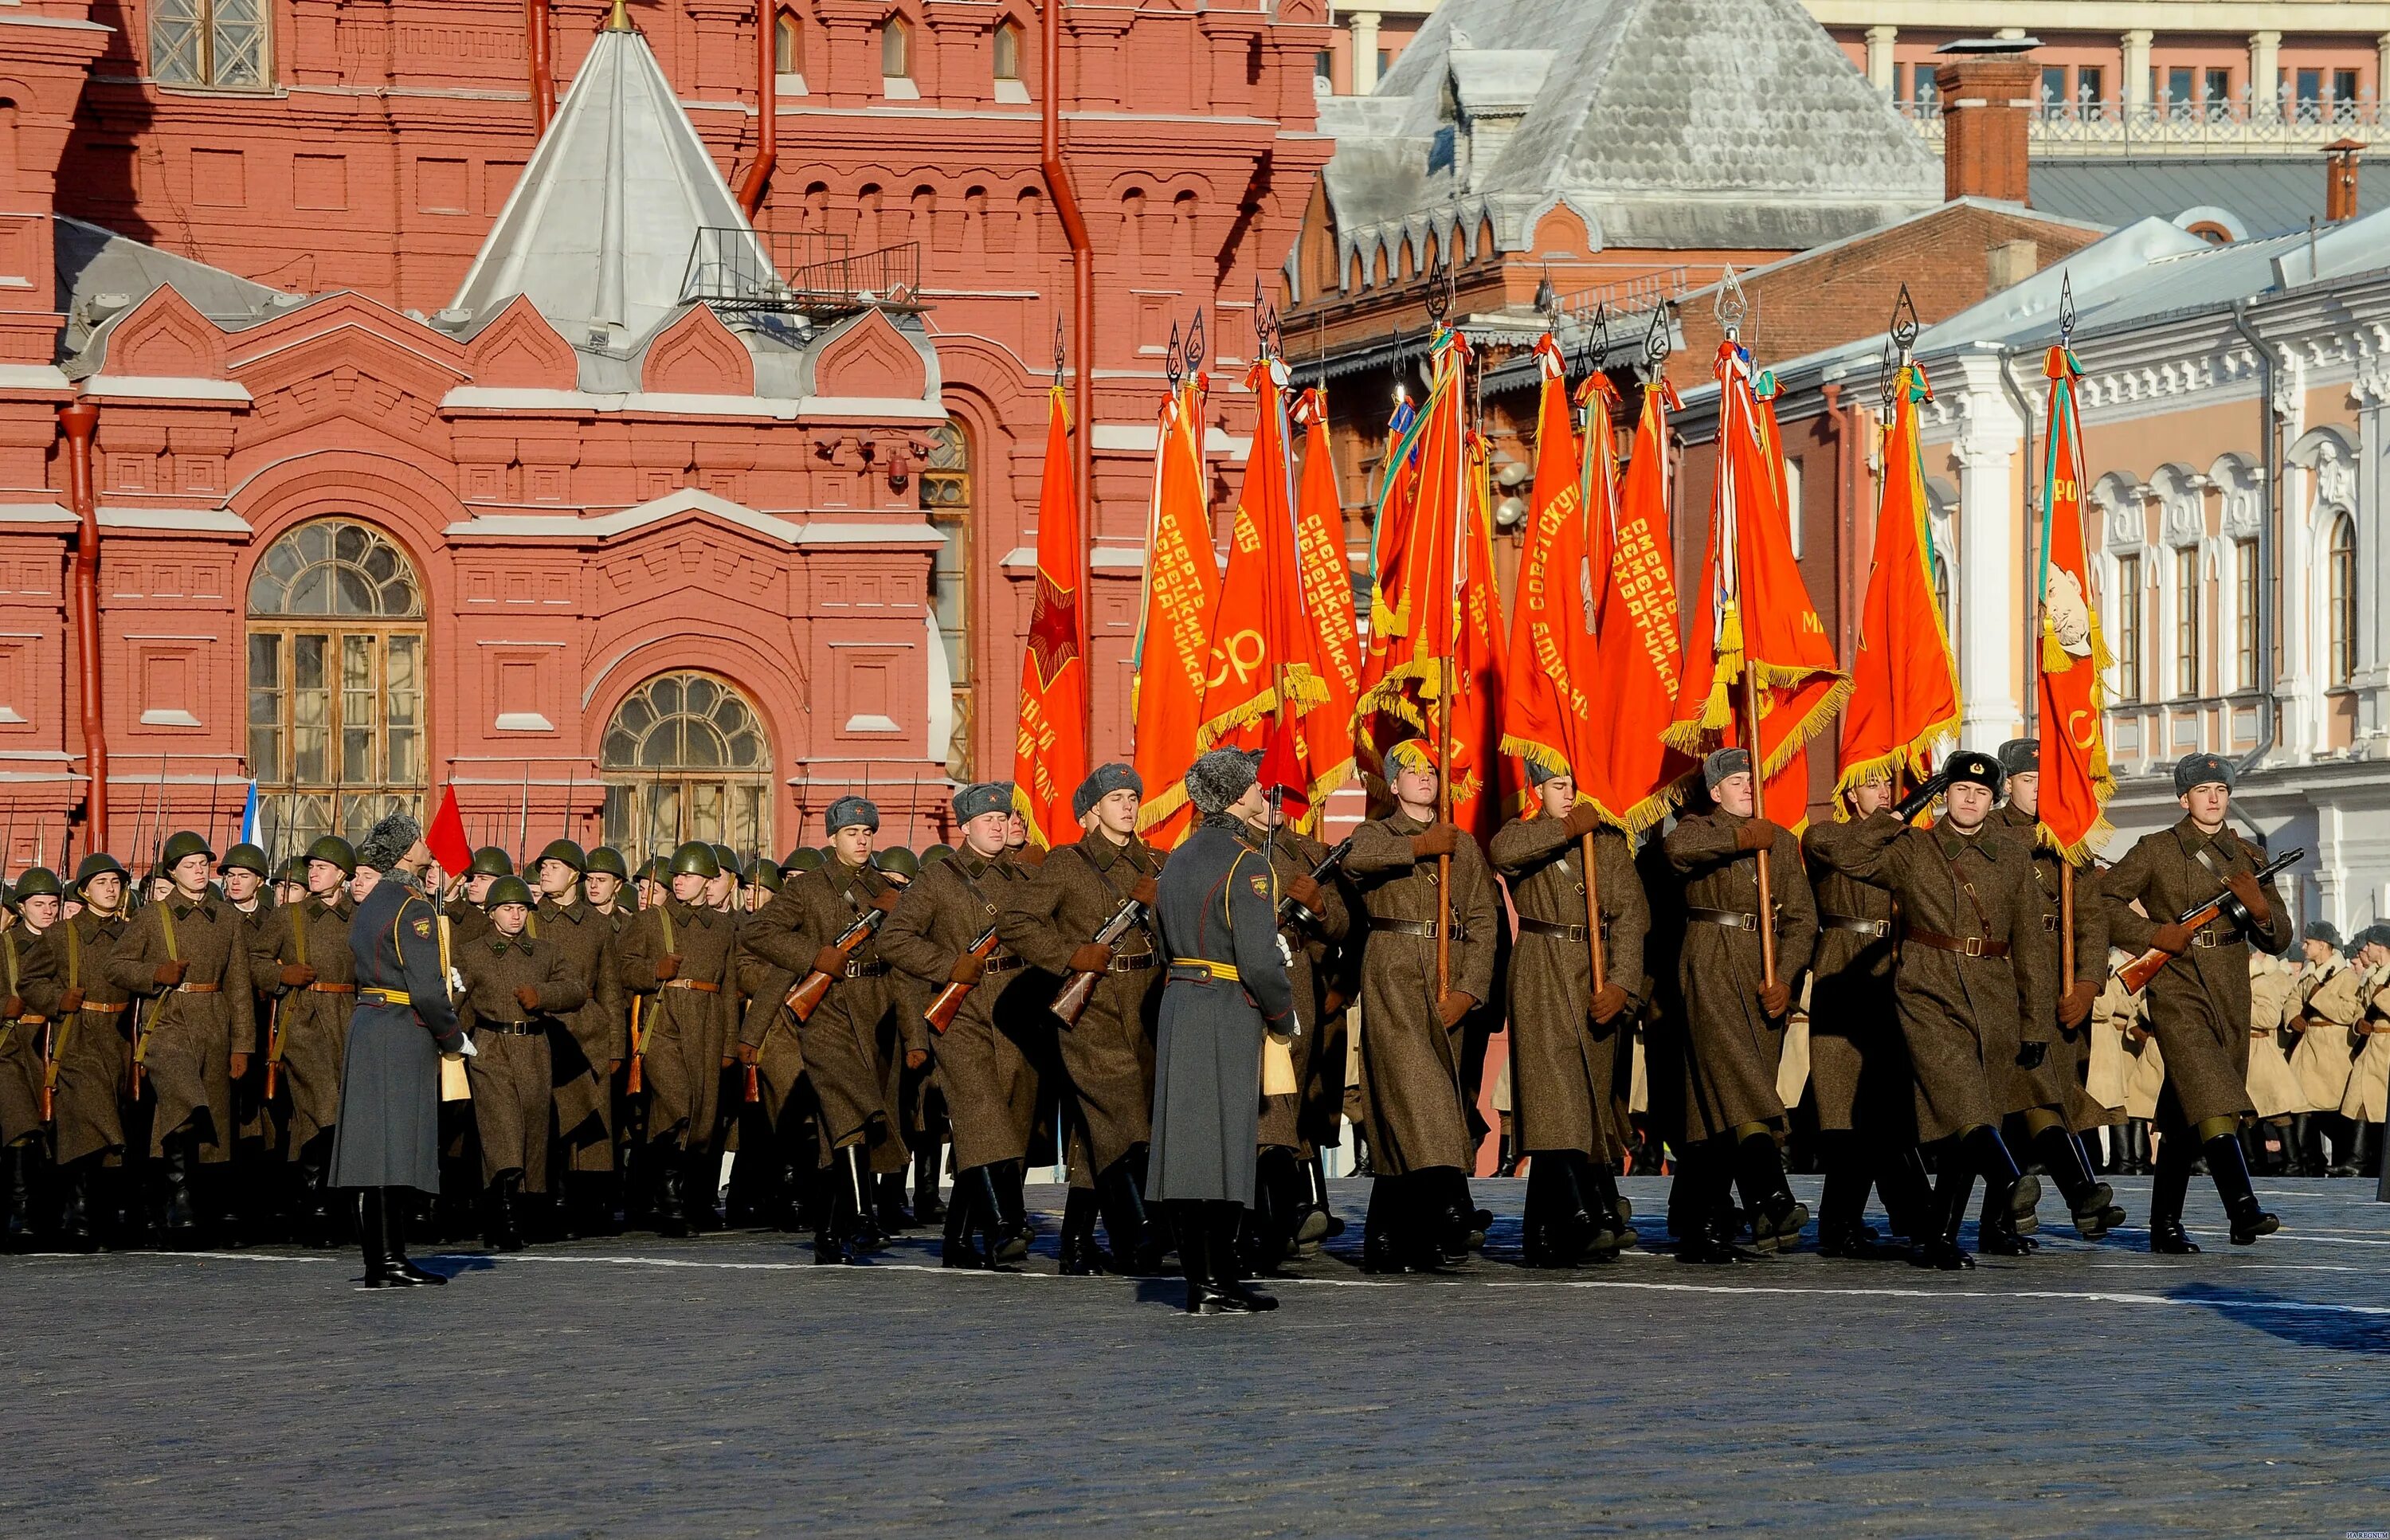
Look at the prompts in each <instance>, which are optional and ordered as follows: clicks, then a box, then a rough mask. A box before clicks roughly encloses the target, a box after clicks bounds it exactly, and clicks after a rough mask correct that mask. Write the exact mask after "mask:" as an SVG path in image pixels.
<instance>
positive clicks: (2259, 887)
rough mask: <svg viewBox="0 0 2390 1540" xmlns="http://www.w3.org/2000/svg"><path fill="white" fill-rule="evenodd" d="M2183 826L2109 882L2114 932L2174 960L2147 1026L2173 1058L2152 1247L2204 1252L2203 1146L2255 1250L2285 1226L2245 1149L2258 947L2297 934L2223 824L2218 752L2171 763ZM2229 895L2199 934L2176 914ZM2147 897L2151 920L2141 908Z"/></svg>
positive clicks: (2243, 1241) (2122, 866) (2244, 846)
mask: <svg viewBox="0 0 2390 1540" xmlns="http://www.w3.org/2000/svg"><path fill="white" fill-rule="evenodd" d="M2174 785H2175V793H2176V796H2177V798H2178V800H2179V801H2180V802H2181V803H2182V808H2183V818H2182V821H2181V822H2179V823H2178V824H2176V825H2175V826H2174V827H2173V828H2169V829H2162V830H2160V831H2159V832H2157V833H2155V834H2147V835H2143V836H2142V837H2141V839H2140V841H2139V843H2137V844H2135V845H2134V846H2133V848H2132V851H2131V852H2130V853H2128V854H2127V856H2126V857H2125V858H2124V860H2122V861H2120V862H2118V863H2117V864H2116V865H2115V866H2114V868H2112V869H2111V870H2110V871H2109V873H2108V876H2107V880H2106V882H2105V884H2104V885H2103V886H2104V889H2105V892H2106V893H2107V897H2108V924H2109V930H2110V933H2111V934H2112V935H2113V936H2114V938H2115V939H2116V941H2117V942H2118V943H2120V944H2122V945H2123V946H2125V947H2126V948H2127V949H2128V950H2131V951H2135V952H2139V951H2145V950H2148V949H2150V948H2152V947H2154V948H2156V949H2158V950H2160V951H2163V952H2165V953H2167V954H2168V955H2169V958H2170V960H2169V961H2168V962H2167V963H2166V965H2165V968H2163V969H2160V970H2159V972H2158V975H2157V977H2155V978H2154V979H2152V980H2151V981H2150V986H2149V990H2148V994H2149V996H2150V1028H2151V1031H2152V1033H2154V1034H2155V1035H2156V1037H2157V1040H2158V1043H2159V1046H2161V1047H2163V1048H2164V1049H2165V1069H2166V1078H2165V1090H2164V1091H2162V1092H2161V1093H2160V1095H2159V1097H2158V1106H2157V1123H2158V1130H2159V1132H2160V1134H2161V1135H2162V1136H2164V1137H2163V1142H2162V1143H2161V1144H2160V1145H2159V1147H2158V1160H2157V1175H2156V1177H2155V1179H2154V1181H2153V1182H2152V1185H2151V1188H2150V1250H2151V1251H2164V1252H2174V1253H2181V1252H2188V1251H2197V1250H2199V1248H2198V1247H2197V1246H2196V1245H2194V1244H2192V1242H2191V1238H2190V1237H2189V1236H2187V1235H2185V1234H2184V1233H2183V1227H2182V1203H2183V1198H2184V1195H2185V1194H2186V1193H2187V1192H2188V1190H2189V1188H2190V1185H2191V1161H2193V1160H2194V1159H2196V1158H2197V1157H2198V1155H2199V1153H2200V1152H2201V1151H2202V1150H2204V1151H2205V1152H2206V1155H2207V1171H2208V1175H2209V1176H2210V1177H2211V1178H2213V1179H2214V1181H2215V1183H2216V1190H2217V1195H2218V1196H2219V1197H2221V1198H2222V1199H2223V1200H2224V1209H2225V1213H2226V1214H2227V1216H2228V1217H2229V1219H2230V1221H2231V1226H2232V1243H2233V1244H2234V1245H2236V1246H2248V1245H2253V1244H2255V1242H2256V1240H2257V1238H2258V1237H2260V1236H2267V1235H2271V1234H2273V1233H2274V1232H2275V1231H2276V1230H2278V1229H2280V1228H2281V1221H2280V1220H2278V1219H2277V1218H2275V1217H2274V1215H2272V1214H2270V1213H2266V1212H2265V1211H2264V1210H2263V1209H2262V1208H2261V1207H2260V1206H2259V1205H2258V1202H2257V1195H2256V1192H2255V1188H2254V1187H2253V1185H2252V1183H2251V1181H2250V1178H2249V1162H2248V1160H2247V1158H2246V1156H2245V1155H2244V1154H2243V1153H2242V1149H2241V1139H2240V1128H2241V1121H2242V1119H2243V1118H2245V1117H2248V1116H2250V1115H2251V1114H2252V1112H2253V1111H2254V1109H2253V1108H2252V1107H2251V1106H2250V1104H2249V1091H2248V1069H2249V947H2250V944H2251V943H2252V942H2255V943H2256V944H2257V945H2259V946H2261V947H2263V948H2265V949H2266V950H2268V951H2272V952H2279V951H2281V949H2282V947H2283V946H2284V945H2286V944H2287V943H2289V941H2290V937H2291V921H2290V910H2289V908H2288V906H2287V905H2284V904H2283V903H2282V899H2281V893H2280V892H2276V891H2275V890H2274V887H2273V884H2272V883H2271V882H2270V881H2268V882H2265V883H2260V882H2259V881H2257V879H2256V877H2255V873H2256V869H2257V866H2258V865H2259V864H2260V862H2261V861H2262V859H2263V856H2262V854H2261V853H2259V852H2257V851H2255V850H2253V849H2252V848H2251V847H2250V846H2249V844H2248V842H2247V841H2243V840H2242V838H2241V837H2240V836H2238V835H2237V834H2235V833H2233V832H2232V830H2231V829H2230V828H2229V827H2228V826H2227V825H2226V823H2225V815H2226V812H2227V810H2228V809H2229V806H2230V803H2231V799H2232V767H2231V765H2229V764H2227V763H2226V762H2225V761H2224V760H2223V759H2221V758H2219V757H2217V755H2215V754H2187V755H2185V756H2184V757H2183V758H2182V759H2181V760H2180V761H2179V762H2178V763H2177V764H2176V765H2175V767H2174ZM2224 893H2229V894H2230V896H2231V898H2232V900H2233V902H2234V904H2235V905H2238V907H2239V914H2238V915H2237V916H2234V915H2231V914H2229V912H2228V913H2227V914H2219V915H2218V916H2217V918H2216V919H2215V920H2214V921H2213V922H2211V923H2209V924H2207V925H2204V926H2202V927H2200V928H2199V929H2198V930H2196V931H2193V930H2186V929H2185V928H2184V927H2183V926H2182V925H2180V924H2179V923H2178V922H2177V921H2176V920H2175V918H2173V917H2175V916H2177V915H2180V914H2183V913H2186V912H2187V911H2189V910H2190V909H2191V907H2192V906H2193V905H2199V904H2202V903H2204V902H2206V901H2207V900H2210V899H2213V898H2216V897H2217V896H2218V895H2220V894H2224ZM2136 901H2138V902H2139V904H2140V905H2141V908H2142V909H2143V910H2146V911H2147V913H2146V914H2143V913H2139V912H2136V911H2135V910H2134V908H2133V906H2132V905H2134V903H2135V902H2136Z"/></svg>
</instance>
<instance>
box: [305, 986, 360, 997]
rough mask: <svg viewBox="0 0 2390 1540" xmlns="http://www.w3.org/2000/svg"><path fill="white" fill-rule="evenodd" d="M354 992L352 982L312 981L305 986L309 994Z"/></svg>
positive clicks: (355, 987)
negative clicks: (329, 982)
mask: <svg viewBox="0 0 2390 1540" xmlns="http://www.w3.org/2000/svg"><path fill="white" fill-rule="evenodd" d="M356 992H357V986H356V985H354V984H326V983H313V984H309V985H308V986H307V993H309V994H310V995H354V994H355V993H356Z"/></svg>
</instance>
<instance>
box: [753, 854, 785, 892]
mask: <svg viewBox="0 0 2390 1540" xmlns="http://www.w3.org/2000/svg"><path fill="white" fill-rule="evenodd" d="M747 880H748V881H749V882H751V883H752V884H754V885H755V886H756V887H758V888H761V889H763V890H764V891H765V892H767V893H777V892H779V891H780V868H779V867H778V866H775V865H773V864H772V862H771V861H770V860H769V859H767V858H766V857H764V856H761V855H759V856H757V857H755V865H754V866H753V867H752V869H751V870H750V871H749V872H748V873H747Z"/></svg>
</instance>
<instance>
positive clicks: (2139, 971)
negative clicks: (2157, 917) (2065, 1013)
mask: <svg viewBox="0 0 2390 1540" xmlns="http://www.w3.org/2000/svg"><path fill="white" fill-rule="evenodd" d="M2306 854H2307V853H2306V851H2305V850H2294V851H2293V852H2291V853H2289V854H2287V855H2281V856H2277V857H2275V858H2274V859H2273V860H2271V861H2268V862H2267V863H2266V864H2265V865H2264V866H2260V867H2258V868H2257V871H2256V875H2255V880H2256V881H2259V882H2263V881H2265V880H2266V879H2268V878H2270V877H2272V876H2274V875H2276V874H2277V873H2279V872H2281V871H2284V870H2286V869H2288V868H2289V867H2291V866H2295V865H2297V864H2298V863H2299V862H2301V861H2304V860H2306ZM2227 905H2229V906H2230V908H2231V909H2232V910H2233V911H2234V918H2235V919H2236V920H2245V918H2246V911H2244V910H2242V908H2241V901H2240V900H2239V899H2237V898H2234V897H2233V896H2232V890H2231V889H2229V888H2227V889H2225V890H2224V891H2223V892H2220V893H2217V895H2216V896H2215V897H2214V898H2211V899H2209V900H2208V901H2207V902H2206V903H2204V904H2194V905H2191V907H2190V908H2189V909H2186V910H2184V911H2183V912H2182V914H2181V915H2180V916H2178V917H2177V918H2176V920H2175V923H2176V924H2177V925H2179V926H2181V927H2182V928H2183V929H2184V930H2199V929H2200V928H2201V927H2202V926H2204V925H2205V924H2206V923H2207V922H2208V921H2209V920H2212V919H2214V918H2216V917H2217V915H2220V914H2222V913H2224V912H2225V910H2226V907H2227ZM2175 956H2177V954H2175V953H2172V952H2168V951H2166V950H2165V949H2164V948H2163V947H2156V946H2152V947H2151V948H2150V949H2149V950H2148V951H2146V952H2144V953H2142V954H2141V955H2140V956H2138V957H2135V958H2134V959H2133V960H2132V961H2131V962H2128V963H2127V964H2126V965H2125V966H2124V967H2122V968H2120V969H2116V977H2118V978H2119V979H2122V980H2124V981H2125V988H2126V989H2127V990H2128V991H2130V992H2131V993H2133V994H2135V995H2139V993H2140V992H2141V991H2142V990H2144V989H2147V988H2148V987H2149V985H2150V981H2151V980H2152V979H2154V978H2156V977H2157V976H2158V970H2159V969H2162V968H2164V967H2165V965H2166V964H2167V963H2169V962H2172V961H2173V960H2174V959H2175Z"/></svg>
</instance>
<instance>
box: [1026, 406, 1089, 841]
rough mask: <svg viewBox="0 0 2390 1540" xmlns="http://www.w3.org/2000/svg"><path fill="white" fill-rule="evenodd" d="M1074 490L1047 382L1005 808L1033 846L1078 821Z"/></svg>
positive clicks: (1082, 700)
mask: <svg viewBox="0 0 2390 1540" xmlns="http://www.w3.org/2000/svg"><path fill="white" fill-rule="evenodd" d="M1079 541H1080V534H1079V495H1078V487H1077V485H1076V478H1075V477H1074V476H1073V473H1072V469H1071V417H1070V413H1069V411H1068V410H1066V409H1065V408H1064V406H1063V404H1062V387H1060V385H1057V386H1055V387H1054V390H1053V395H1052V399H1051V401H1050V402H1049V403H1048V404H1047V421H1046V473H1045V480H1044V481H1043V482H1042V483H1041V484H1040V486H1039V488H1038V492H1037V594H1036V597H1035V598H1034V599H1033V600H1032V601H1031V603H1030V607H1029V647H1028V650H1027V655H1026V656H1025V657H1024V658H1022V663H1021V726H1020V728H1019V730H1018V731H1017V732H1016V733H1015V735H1014V737H1013V746H1012V777H1013V789H1012V805H1013V806H1014V807H1015V808H1017V809H1019V810H1020V813H1021V816H1022V822H1024V823H1025V824H1027V825H1028V827H1029V838H1031V839H1032V840H1034V841H1036V842H1037V843H1038V844H1039V845H1040V846H1046V847H1050V846H1053V845H1055V844H1059V843H1064V842H1067V841H1065V840H1064V838H1063V837H1064V835H1065V834H1066V832H1067V831H1069V830H1072V829H1074V828H1077V826H1078V819H1076V818H1075V817H1073V815H1072V814H1071V797H1072V794H1073V792H1075V791H1077V790H1078V789H1079V783H1080V782H1081V781H1083V780H1086V778H1087V670H1086V660H1085V659H1084V658H1082V657H1081V656H1080V654H1079V604H1080V601H1081V599H1082V597H1083V596H1082V595H1081V594H1080V593H1079Z"/></svg>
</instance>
